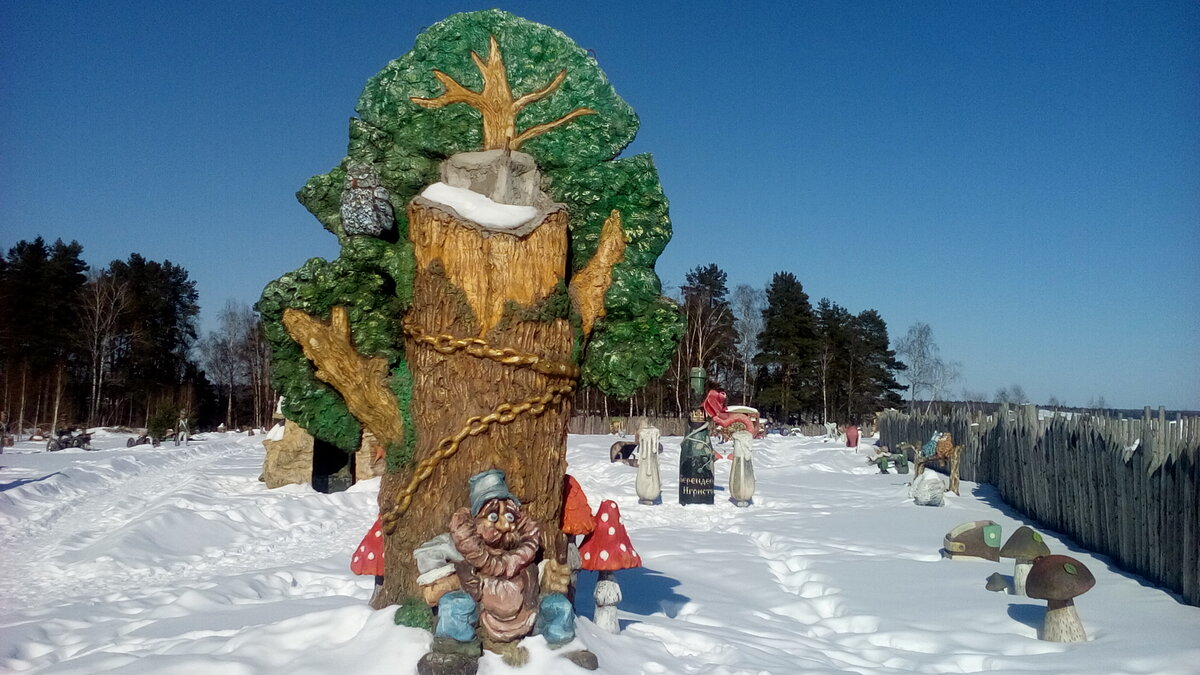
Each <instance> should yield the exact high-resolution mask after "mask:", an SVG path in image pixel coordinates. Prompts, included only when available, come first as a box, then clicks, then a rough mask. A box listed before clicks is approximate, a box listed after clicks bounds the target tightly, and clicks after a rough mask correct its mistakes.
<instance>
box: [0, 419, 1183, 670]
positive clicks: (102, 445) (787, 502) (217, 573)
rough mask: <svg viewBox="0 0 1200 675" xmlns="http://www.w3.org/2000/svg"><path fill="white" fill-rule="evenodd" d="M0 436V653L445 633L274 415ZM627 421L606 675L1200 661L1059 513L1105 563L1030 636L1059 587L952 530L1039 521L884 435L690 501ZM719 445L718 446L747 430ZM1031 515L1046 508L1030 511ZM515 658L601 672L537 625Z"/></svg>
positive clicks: (318, 646) (370, 649)
mask: <svg viewBox="0 0 1200 675" xmlns="http://www.w3.org/2000/svg"><path fill="white" fill-rule="evenodd" d="M126 438H127V436H124V435H115V434H105V433H103V432H100V433H99V434H98V435H97V437H96V440H95V445H96V447H98V448H99V451H96V452H84V451H81V450H64V451H61V452H58V453H53V454H47V453H44V452H38V451H37V450H38V449H39V448H40V446H42V445H43V444H39V443H24V444H20V445H18V446H17V447H16V448H10V449H8V452H6V453H5V454H3V455H0V671H18V672H19V671H37V672H52V673H81V674H82V673H86V674H92V673H101V672H120V673H171V674H188V673H197V674H199V673H203V674H208V673H222V674H227V673H233V674H240V673H283V672H286V673H293V674H295V673H312V674H326V673H347V674H350V673H353V674H354V675H366V674H368V673H381V674H382V673H388V674H392V673H406V672H413V670H414V668H415V664H416V662H417V659H419V658H420V656H421V655H422V654H423V653H424V652H425V651H426V648H427V646H428V644H429V641H430V637H429V636H428V634H426V633H423V632H421V631H419V630H415V629H410V628H403V627H397V626H395V625H394V624H393V622H392V612H390V611H386V610H384V611H378V612H376V611H372V610H371V609H369V608H368V607H367V604H366V603H367V599H368V597H369V596H370V593H371V585H372V582H371V580H370V579H369V578H359V577H354V576H352V575H351V574H350V572H349V568H348V564H349V558H350V553H351V552H352V550H353V548H354V547H355V546H356V545H357V544H358V541H359V539H360V538H361V537H362V535H363V534H364V533H365V532H366V530H367V528H368V527H369V526H370V525H371V522H372V521H373V520H374V518H375V493H376V491H377V489H378V481H377V480H376V481H369V482H366V483H360V484H359V485H356V486H354V487H353V488H352V489H351V490H349V491H348V492H344V493H340V494H334V495H322V494H318V493H315V492H313V491H312V490H311V489H309V488H308V487H307V486H291V487H286V488H281V489H277V490H267V489H266V488H265V487H263V485H262V484H261V483H259V482H258V480H257V479H258V475H259V472H260V468H261V464H262V458H263V450H262V446H261V443H260V442H261V440H262V436H261V435H259V436H255V437H253V438H248V437H245V436H239V435H234V434H211V433H210V434H204V435H203V439H202V440H199V441H194V442H193V443H192V444H191V445H189V446H188V447H186V448H175V447H173V446H169V447H162V448H157V449H155V448H150V447H149V446H140V447H137V448H133V449H126V448H125V439H126ZM613 440H614V439H613V437H611V436H572V437H571V438H570V464H571V472H572V474H573V475H575V476H576V477H577V478H578V479H579V481H580V483H581V484H582V485H583V487H584V489H585V491H586V492H587V493H588V495H589V497H590V500H591V504H592V507H593V508H596V507H598V506H599V504H600V501H601V500H602V499H614V500H616V501H617V502H618V504H619V505H620V508H621V513H622V517H623V520H624V522H625V524H626V526H627V527H628V529H629V533H630V536H631V538H632V540H633V543H634V545H635V546H636V547H637V549H638V551H639V552H640V553H641V555H642V559H643V561H644V567H643V568H641V569H634V570H626V571H623V572H619V573H618V574H617V580H618V581H619V582H620V584H621V586H622V589H623V592H624V596H625V598H624V600H623V601H622V603H621V610H622V611H621V615H620V616H621V620H622V627H623V631H622V632H621V634H619V635H612V634H608V633H603V632H600V631H598V630H597V629H596V627H595V626H594V625H593V624H592V623H591V621H590V619H589V618H588V617H590V616H591V613H592V611H593V607H592V603H591V600H590V591H591V589H592V587H593V585H594V583H595V577H594V574H593V573H588V572H585V573H583V574H582V579H581V581H580V591H579V599H578V603H577V604H578V608H579V611H580V614H581V616H582V617H583V618H581V619H580V620H579V621H578V632H579V641H580V642H582V643H583V644H582V645H581V646H586V648H588V649H590V650H592V651H593V652H595V653H596V654H597V656H598V657H599V659H600V664H601V672H604V673H621V674H630V673H720V674H733V673H748V674H749V673H754V674H758V673H773V674H790V673H838V672H857V673H967V672H980V671H988V672H1042V673H1088V674H1094V673H1155V674H1180V675H1183V674H1185V673H1186V674H1195V673H1197V672H1200V608H1196V607H1190V606H1187V605H1183V604H1181V603H1180V602H1178V601H1177V599H1176V598H1175V597H1173V596H1171V595H1170V594H1168V593H1166V592H1164V591H1162V590H1160V589H1157V588H1154V587H1152V586H1149V585H1147V584H1146V583H1145V582H1144V581H1143V580H1141V579H1139V578H1138V577H1134V576H1129V575H1126V574H1123V573H1122V572H1121V571H1120V570H1118V569H1116V568H1114V567H1112V566H1111V565H1110V564H1109V561H1108V560H1107V559H1105V558H1103V557H1098V556H1095V555H1093V554H1091V553H1089V552H1088V551H1085V550H1081V549H1079V548H1078V547H1077V546H1075V545H1074V544H1073V543H1072V542H1071V541H1068V540H1064V539H1062V538H1061V537H1059V536H1057V535H1056V534H1055V533H1053V532H1046V533H1045V534H1046V535H1047V541H1048V543H1049V544H1050V546H1051V548H1052V549H1053V550H1054V551H1055V552H1057V553H1067V554H1069V555H1072V556H1074V557H1076V558H1078V559H1079V560H1081V561H1083V562H1084V564H1086V565H1087V567H1088V568H1089V569H1090V570H1091V571H1092V572H1093V573H1094V574H1095V576H1096V578H1097V583H1096V587H1095V588H1094V589H1092V591H1090V592H1089V593H1087V594H1086V595H1084V596H1082V597H1080V598H1078V599H1077V600H1076V604H1077V607H1078V610H1079V614H1080V616H1081V617H1082V619H1083V622H1084V624H1085V626H1086V629H1087V632H1088V637H1089V639H1090V641H1089V642H1087V643H1083V644H1070V645H1065V644H1055V643H1049V642H1042V641H1039V640H1038V639H1037V638H1036V635H1037V626H1038V624H1039V623H1040V622H1041V619H1042V617H1043V614H1044V604H1045V603H1044V602H1041V601H1036V600H1031V599H1029V598H1023V597H1016V596H1012V595H1007V594H1005V593H991V592H988V591H987V590H985V589H984V579H985V578H986V577H987V576H988V575H990V574H991V573H993V572H1000V573H1002V574H1011V573H1012V563H1011V561H1007V560H1005V561H1002V562H1000V563H992V562H988V561H950V560H944V559H942V558H941V556H940V554H939V549H940V547H941V544H942V537H943V536H944V535H945V533H946V532H947V531H949V530H950V529H951V528H953V527H954V526H955V525H957V524H959V523H962V522H965V521H971V520H978V519H992V520H995V521H997V522H999V523H1000V524H1001V525H1002V526H1003V527H1004V536H1005V537H1007V535H1008V534H1009V533H1011V532H1012V531H1013V530H1014V529H1015V528H1016V527H1017V526H1019V525H1020V524H1022V523H1025V521H1024V520H1022V519H1021V518H1020V517H1019V515H1018V514H1016V513H1014V512H1012V511H1011V510H1009V509H1008V508H1007V507H1006V506H1005V505H1004V504H1003V503H1002V502H1000V501H999V500H998V499H997V498H996V495H995V493H994V492H993V491H992V490H991V489H990V488H989V487H987V486H978V485H975V484H973V483H968V482H964V483H963V486H962V487H963V489H962V493H963V494H962V496H961V497H956V496H954V495H953V494H950V495H947V503H946V505H945V506H943V507H941V508H934V507H920V506H916V505H914V504H913V503H912V501H911V500H910V499H909V498H908V488H907V486H906V479H907V478H908V476H898V475H895V474H890V475H880V474H878V473H877V471H876V469H875V468H874V467H872V466H868V465H867V464H865V462H864V459H865V455H866V453H867V452H868V446H867V445H866V444H865V443H866V442H864V445H863V446H861V447H860V448H859V449H848V448H845V447H839V446H838V444H836V443H833V442H827V441H825V440H824V439H820V438H780V437H771V438H769V439H766V440H763V441H756V442H755V470H756V474H757V478H758V493H757V495H756V496H755V500H754V504H753V506H751V507H749V508H746V509H739V508H736V507H734V506H733V505H732V504H731V503H729V502H728V501H727V499H726V498H725V490H724V486H725V483H726V481H727V478H728V471H729V462H727V461H721V462H718V465H717V485H718V493H717V503H716V505H714V506H695V505H693V506H686V507H685V506H680V505H679V504H678V503H677V498H676V481H675V479H676V466H677V460H678V451H679V439H678V438H667V439H664V440H665V445H666V453H665V454H664V456H663V470H664V475H663V483H664V486H663V487H664V494H663V496H664V502H665V503H664V504H661V505H657V506H641V505H639V504H638V503H637V498H636V496H635V494H634V487H633V481H634V469H632V468H630V467H628V466H625V465H623V464H610V463H609V461H608V446H609V445H610V444H611V443H612V442H613ZM728 447H729V446H725V448H724V449H726V450H727V449H728ZM1030 524H1032V525H1034V526H1035V527H1036V524H1034V523H1030ZM527 643H529V645H530V647H529V648H530V652H531V662H530V664H529V665H528V666H526V667H525V668H523V669H521V670H519V671H518V670H515V669H511V668H509V667H507V666H505V665H504V664H503V663H501V661H500V660H499V658H498V657H496V656H494V655H490V654H489V655H486V656H485V657H484V660H483V661H482V663H481V665H480V672H481V673H516V672H521V673H526V674H528V675H543V674H545V675H550V674H554V675H558V674H560V673H571V672H584V671H582V670H579V669H577V668H576V667H575V666H574V665H572V664H570V663H569V662H567V661H565V660H563V659H562V658H560V657H559V656H558V655H557V653H555V652H552V651H550V650H548V649H547V648H546V647H545V644H544V642H541V638H532V639H530V640H528V641H527Z"/></svg>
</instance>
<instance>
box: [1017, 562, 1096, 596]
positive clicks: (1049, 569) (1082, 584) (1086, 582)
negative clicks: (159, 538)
mask: <svg viewBox="0 0 1200 675" xmlns="http://www.w3.org/2000/svg"><path fill="white" fill-rule="evenodd" d="M1095 585H1096V577H1094V576H1092V573H1091V571H1089V570H1088V568H1087V567H1085V566H1084V564H1083V563H1081V562H1079V561H1078V560H1076V559H1074V558H1072V557H1071V556H1068V555H1046V556H1042V557H1041V558H1038V559H1037V560H1034V561H1033V567H1032V568H1030V570H1029V578H1027V579H1026V580H1025V594H1026V595H1028V596H1029V597H1031V598H1037V599H1039V600H1070V599H1071V598H1074V597H1075V596H1077V595H1083V594H1084V593H1087V592H1088V590H1089V589H1090V588H1091V587H1092V586H1095Z"/></svg>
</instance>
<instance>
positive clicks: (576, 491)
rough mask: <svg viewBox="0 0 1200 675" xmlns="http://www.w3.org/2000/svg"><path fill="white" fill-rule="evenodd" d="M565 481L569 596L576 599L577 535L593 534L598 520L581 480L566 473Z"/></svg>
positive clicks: (564, 522) (563, 529) (565, 526)
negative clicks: (569, 577)
mask: <svg viewBox="0 0 1200 675" xmlns="http://www.w3.org/2000/svg"><path fill="white" fill-rule="evenodd" d="M563 483H564V485H563V512H562V531H563V534H565V535H567V567H568V568H569V569H570V570H571V580H570V584H569V586H568V588H567V597H568V598H570V599H572V600H574V599H575V577H576V575H577V574H578V570H579V565H580V557H579V547H578V546H576V545H575V537H576V536H578V535H581V534H583V535H587V534H591V532H592V530H594V529H595V528H596V521H595V519H593V518H592V505H591V504H588V500H587V495H586V494H584V492H583V488H582V487H580V486H579V481H577V480H575V477H574V476H572V475H571V474H566V475H564V476H563Z"/></svg>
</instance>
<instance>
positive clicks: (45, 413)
mask: <svg viewBox="0 0 1200 675" xmlns="http://www.w3.org/2000/svg"><path fill="white" fill-rule="evenodd" d="M727 283H728V277H727V275H726V273H725V272H724V271H723V270H722V269H720V268H719V267H718V266H717V265H715V264H708V265H700V266H697V267H695V268H693V269H692V270H691V271H689V272H688V273H687V274H686V276H685V283H684V284H683V285H682V286H681V287H680V288H679V291H678V294H677V296H676V298H675V299H676V301H677V302H678V303H679V306H680V308H681V310H682V311H683V313H684V315H685V317H686V320H687V323H686V330H685V334H684V336H683V339H682V340H681V342H680V345H679V348H678V350H677V351H676V353H675V356H674V358H673V359H672V362H671V365H670V367H669V368H668V370H667V372H666V373H664V374H663V375H662V376H661V377H659V378H656V379H654V380H652V381H651V382H650V383H649V384H647V385H646V386H645V387H643V388H642V389H641V390H639V391H637V392H635V393H634V394H633V395H632V396H631V397H630V398H628V399H622V400H618V399H615V398H612V397H608V396H604V395H602V394H600V393H599V392H597V391H594V390H592V389H590V388H587V387H585V388H583V389H582V390H580V391H579V392H578V393H577V395H576V401H575V408H576V410H577V411H580V412H585V413H594V414H602V415H614V416H622V415H637V414H653V415H674V414H682V413H683V412H684V411H686V410H687V409H688V405H689V401H688V378H689V372H690V370H691V369H692V368H693V367H696V366H699V367H701V368H704V369H705V371H706V373H707V376H708V380H709V384H710V385H712V386H720V387H722V388H723V389H724V390H725V391H726V392H727V393H728V401H729V403H730V404H743V405H751V406H754V407H757V408H758V409H759V410H760V411H761V412H762V413H763V414H764V415H766V416H769V417H770V418H772V419H774V420H777V421H779V422H783V423H802V422H826V421H833V422H838V423H843V424H844V423H856V422H862V421H864V420H866V419H867V418H869V416H871V415H873V414H874V413H875V412H877V411H879V410H881V409H884V408H888V407H900V406H902V405H903V404H904V399H903V397H902V395H901V393H900V392H901V391H902V390H903V389H905V388H906V387H904V386H903V385H900V384H899V383H898V382H897V381H896V379H895V378H896V377H897V375H901V374H902V375H905V376H906V377H907V379H908V381H909V382H910V386H909V387H908V388H909V389H910V391H911V392H912V393H913V395H914V396H915V395H916V394H917V393H919V392H927V393H928V394H930V395H931V396H930V398H933V397H935V396H936V395H937V394H941V393H943V392H944V391H945V388H946V387H947V386H948V383H949V381H951V380H952V379H953V378H954V377H957V371H956V369H957V364H953V363H949V364H947V363H945V362H943V361H942V360H941V359H940V357H939V356H938V355H937V353H936V344H935V343H934V342H933V340H932V335H931V331H930V330H929V329H928V326H925V325H924V324H917V325H916V326H914V327H913V328H912V329H910V330H909V334H908V335H906V336H905V338H904V339H902V340H900V341H898V344H897V349H898V350H900V352H901V354H902V355H903V357H904V358H905V360H906V361H908V363H907V364H906V363H905V362H902V361H901V360H900V359H899V358H898V357H897V351H894V350H893V349H891V348H890V346H889V342H890V341H889V336H888V327H887V324H886V322H885V321H884V319H883V317H882V316H880V314H879V313H878V312H877V311H875V310H874V309H868V310H864V311H861V312H859V313H857V314H854V313H852V312H850V311H849V310H847V309H846V308H844V307H842V306H841V305H839V304H837V303H836V302H834V301H832V300H830V299H828V298H822V299H820V300H819V301H818V302H817V304H816V306H815V307H814V306H813V305H812V303H811V301H810V299H809V296H808V294H807V293H806V292H805V290H804V286H803V284H802V283H801V282H800V280H799V279H797V278H796V276H795V275H794V274H792V273H791V272H778V273H776V274H775V275H774V276H773V277H772V278H771V281H770V283H769V284H768V285H767V286H766V287H765V288H754V287H751V286H749V285H745V284H743V285H739V286H737V287H736V288H734V289H733V290H732V291H730V289H729V288H728V285H727ZM199 313H200V305H199V296H198V293H197V291H196V285H195V282H194V281H192V280H191V279H190V278H189V275H188V272H187V270H186V269H184V268H183V267H181V266H179V265H177V264H175V263H172V262H171V261H169V260H166V261H162V262H159V261H153V260H148V259H146V258H144V257H143V256H142V255H140V254H138V253H131V254H130V255H129V257H128V258H127V259H125V260H114V261H112V262H111V263H109V264H108V265H107V266H105V267H102V268H99V269H91V268H90V267H89V265H88V264H87V263H86V262H85V261H84V260H83V246H82V245H80V244H79V243H78V242H75V241H72V242H70V243H64V242H63V241H62V240H57V241H55V242H54V243H52V244H50V243H47V242H46V241H45V240H43V239H42V238H41V237H38V238H36V239H34V240H33V241H20V242H18V243H17V244H16V245H15V246H13V247H12V248H10V249H8V251H7V253H6V254H5V255H4V257H3V258H2V259H0V317H2V320H0V387H2V391H0V412H2V413H3V414H4V415H5V416H6V419H7V421H8V424H9V427H10V428H14V429H15V428H17V426H18V424H20V425H21V426H22V427H23V428H30V427H32V426H35V425H40V426H41V427H43V428H48V427H63V426H74V425H80V426H83V425H86V426H110V425H125V426H129V427H148V426H151V421H152V419H153V418H155V417H156V416H157V417H158V418H160V420H166V423H168V424H169V423H173V422H174V420H175V419H177V417H178V414H179V412H180V411H186V413H187V414H188V415H189V417H190V418H191V421H192V422H193V423H194V424H196V425H197V426H199V427H202V428H207V427H211V426H216V425H217V424H218V423H224V424H226V425H227V426H229V427H230V428H233V427H237V426H249V425H254V426H263V425H265V424H267V423H268V420H269V419H270V415H271V412H272V409H273V407H274V404H275V392H274V390H273V388H272V385H271V378H270V350H269V348H268V346H267V344H266V341H265V340H264V338H263V335H262V330H261V325H260V322H259V317H258V315H257V313H256V312H255V311H254V310H253V309H252V308H251V307H249V306H247V305H244V304H239V303H236V302H232V301H230V302H228V303H226V305H225V306H224V307H223V308H222V310H221V311H220V312H219V313H218V315H217V321H216V323H217V327H216V329H215V330H213V331H211V332H209V333H208V334H207V335H205V336H203V337H201V336H200V335H199V329H198V317H199ZM160 424H161V421H160Z"/></svg>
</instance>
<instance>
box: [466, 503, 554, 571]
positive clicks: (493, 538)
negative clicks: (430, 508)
mask: <svg viewBox="0 0 1200 675" xmlns="http://www.w3.org/2000/svg"><path fill="white" fill-rule="evenodd" d="M540 534H541V533H540V530H539V528H538V525H537V522H535V521H534V520H533V519H531V518H529V517H528V516H526V515H525V513H524V512H517V514H516V519H515V520H514V521H513V529H512V530H510V531H508V532H501V531H500V530H498V529H496V526H495V524H494V523H491V522H489V521H488V519H487V518H486V517H479V518H473V517H471V514H470V512H469V511H468V510H467V509H465V508H464V509H459V510H458V511H456V512H455V513H454V516H453V517H451V519H450V536H451V537H452V538H453V539H454V547H455V548H457V549H458V551H459V552H460V553H462V554H463V558H464V559H465V560H466V561H467V562H468V563H470V564H471V566H472V567H474V568H475V570H476V571H477V573H478V574H479V575H480V576H491V577H500V578H504V579H509V578H512V577H513V576H515V575H516V574H517V573H518V572H520V571H521V570H522V569H523V568H524V567H526V566H527V565H529V564H530V563H531V562H533V558H534V556H536V555H537V551H538V545H539V544H538V539H539V536H540Z"/></svg>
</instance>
